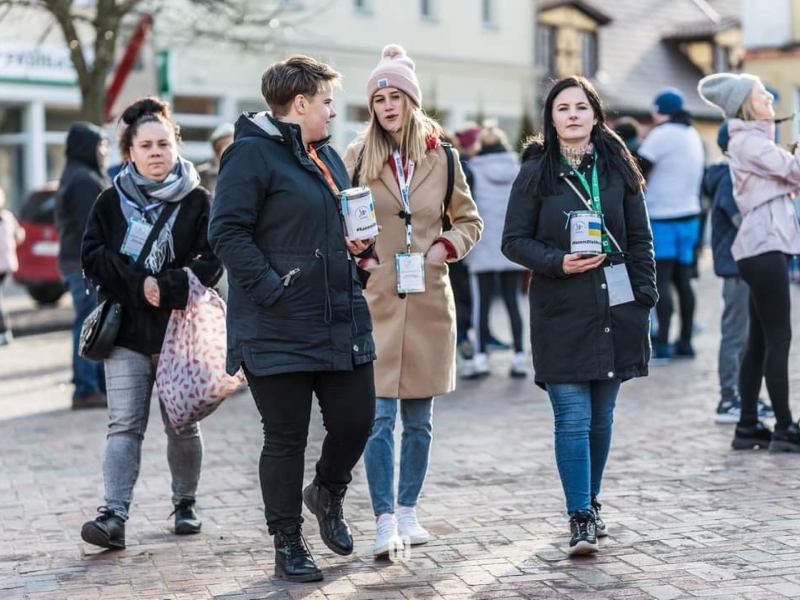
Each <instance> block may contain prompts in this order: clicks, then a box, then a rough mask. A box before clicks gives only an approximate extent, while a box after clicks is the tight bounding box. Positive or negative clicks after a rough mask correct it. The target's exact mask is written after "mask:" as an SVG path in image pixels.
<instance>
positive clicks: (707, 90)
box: [697, 73, 758, 119]
mask: <svg viewBox="0 0 800 600" xmlns="http://www.w3.org/2000/svg"><path fill="white" fill-rule="evenodd" d="M757 81H758V77H756V76H755V75H748V74H746V73H743V74H741V75H736V74H734V73H717V74H716V75H709V76H708V77H703V78H702V79H701V80H700V83H699V84H697V93H698V94H700V97H701V98H702V99H703V100H705V102H706V103H707V104H710V105H711V106H715V107H716V108H718V109H720V110H721V111H722V114H724V115H725V118H726V119H735V118H737V115H738V114H739V109H740V108H741V107H742V104H744V101H745V100H747V96H749V95H750V91H751V90H752V89H753V85H754V84H755V83H756V82H757Z"/></svg>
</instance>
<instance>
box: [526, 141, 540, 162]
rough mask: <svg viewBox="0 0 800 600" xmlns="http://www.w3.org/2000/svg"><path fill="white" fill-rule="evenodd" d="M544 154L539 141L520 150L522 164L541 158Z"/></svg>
mask: <svg viewBox="0 0 800 600" xmlns="http://www.w3.org/2000/svg"><path fill="white" fill-rule="evenodd" d="M543 154H544V143H543V142H542V141H541V140H534V141H532V142H531V143H530V144H528V145H527V146H525V147H524V148H523V149H522V162H528V161H529V160H535V159H537V158H541V157H542V155H543Z"/></svg>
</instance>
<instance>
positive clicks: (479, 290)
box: [470, 271, 524, 352]
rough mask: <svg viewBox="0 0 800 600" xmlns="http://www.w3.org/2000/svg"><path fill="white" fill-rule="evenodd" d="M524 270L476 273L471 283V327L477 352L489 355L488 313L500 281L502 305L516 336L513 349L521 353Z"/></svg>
mask: <svg viewBox="0 0 800 600" xmlns="http://www.w3.org/2000/svg"><path fill="white" fill-rule="evenodd" d="M523 275H524V271H491V272H485V273H473V274H472V275H470V279H471V280H472V328H473V329H474V330H475V341H476V344H475V349H476V350H477V351H478V352H486V343H487V342H488V341H489V337H490V334H489V311H490V309H491V307H492V297H493V296H494V288H495V284H496V282H497V280H498V279H499V280H500V288H501V290H502V293H503V302H504V303H505V305H506V310H507V311H508V318H509V320H510V321H511V334H512V335H513V336H514V350H515V351H516V352H522V316H521V315H520V310H519V305H520V302H519V298H520V295H521V294H522V280H523Z"/></svg>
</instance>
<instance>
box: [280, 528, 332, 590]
mask: <svg viewBox="0 0 800 600" xmlns="http://www.w3.org/2000/svg"><path fill="white" fill-rule="evenodd" d="M275 575H276V576H277V577H280V578H281V579H285V580H286V581H297V582H304V581H322V579H323V577H322V571H320V570H319V567H317V564H316V563H315V562H314V557H313V556H311V551H310V550H309V549H308V545H307V544H306V541H305V540H304V539H303V530H302V528H301V527H300V525H295V526H294V527H292V528H291V529H286V530H283V531H278V533H276V534H275Z"/></svg>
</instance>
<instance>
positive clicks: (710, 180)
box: [703, 121, 774, 423]
mask: <svg viewBox="0 0 800 600" xmlns="http://www.w3.org/2000/svg"><path fill="white" fill-rule="evenodd" d="M729 139H730V136H729V134H728V123H727V121H726V122H724V123H723V124H722V125H721V126H720V128H719V134H718V135H717V144H718V145H719V148H720V150H722V152H723V154H724V153H727V151H728V140H729ZM703 193H704V194H705V195H707V196H709V197H710V198H711V199H712V200H713V207H712V209H711V247H712V250H713V253H714V273H716V275H717V276H718V277H722V278H723V287H722V299H723V302H724V305H725V308H724V309H723V312H722V322H721V331H722V337H721V339H720V344H719V362H718V367H717V370H718V373H719V387H720V400H719V403H718V404H717V411H716V416H715V421H716V422H717V423H738V421H739V413H740V402H739V367H740V366H741V364H742V358H743V357H744V351H745V348H746V346H747V332H748V330H749V324H750V316H749V312H748V311H749V308H748V307H749V301H750V291H749V288H748V287H747V283H745V281H744V280H743V279H742V278H741V277H740V276H739V270H738V269H737V268H736V261H735V260H734V259H733V255H732V254H731V245H733V240H734V239H735V238H736V233H737V232H738V230H739V225H740V224H741V222H742V216H741V214H739V208H738V207H737V206H736V202H735V201H734V199H733V181H732V179H731V171H730V167H729V165H728V160H727V158H723V159H722V160H720V161H719V162H716V163H714V164H712V165H710V166H709V167H708V169H707V170H706V174H705V176H704V178H703ZM758 408H759V410H758V412H759V417H761V418H766V417H771V416H774V415H773V414H772V408H771V407H769V406H767V405H766V404H765V403H764V402H762V401H759V407H758Z"/></svg>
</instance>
